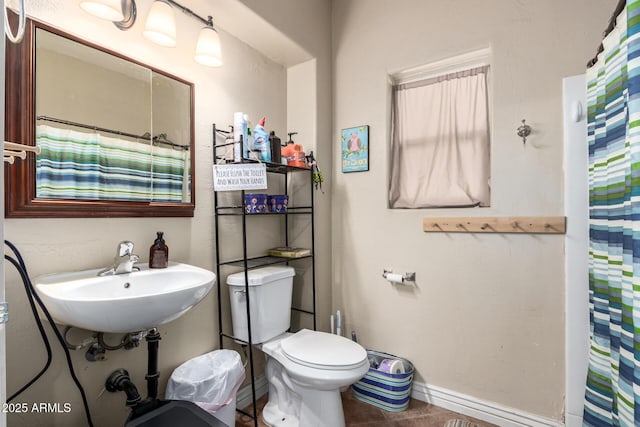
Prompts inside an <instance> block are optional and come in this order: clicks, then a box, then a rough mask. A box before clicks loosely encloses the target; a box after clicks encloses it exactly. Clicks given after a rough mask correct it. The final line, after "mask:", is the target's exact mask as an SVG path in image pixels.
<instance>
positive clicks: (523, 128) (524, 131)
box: [516, 119, 531, 144]
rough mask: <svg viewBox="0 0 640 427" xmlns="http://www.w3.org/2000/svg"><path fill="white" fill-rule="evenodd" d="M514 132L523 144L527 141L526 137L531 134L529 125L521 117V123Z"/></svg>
mask: <svg viewBox="0 0 640 427" xmlns="http://www.w3.org/2000/svg"><path fill="white" fill-rule="evenodd" d="M516 133H517V134H518V136H519V137H520V138H522V143H523V144H524V143H526V142H527V137H528V136H529V135H531V126H529V125H527V124H525V123H524V119H522V124H521V125H520V126H518V129H516Z"/></svg>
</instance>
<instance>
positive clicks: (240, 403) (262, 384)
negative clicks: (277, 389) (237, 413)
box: [236, 375, 269, 409]
mask: <svg viewBox="0 0 640 427" xmlns="http://www.w3.org/2000/svg"><path fill="white" fill-rule="evenodd" d="M255 386H256V400H257V399H259V398H261V397H262V396H264V395H265V394H267V393H268V392H269V384H268V383H267V378H266V377H265V376H264V375H262V376H260V377H258V378H256V381H255ZM249 405H253V397H252V396H251V384H249V385H246V386H244V387H242V388H241V389H240V390H238V394H237V395H236V407H237V408H240V409H242V408H246V407H247V406H249Z"/></svg>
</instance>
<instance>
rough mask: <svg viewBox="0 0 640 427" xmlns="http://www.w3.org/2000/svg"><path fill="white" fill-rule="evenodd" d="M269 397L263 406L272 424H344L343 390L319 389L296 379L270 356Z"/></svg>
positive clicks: (292, 426)
mask: <svg viewBox="0 0 640 427" xmlns="http://www.w3.org/2000/svg"><path fill="white" fill-rule="evenodd" d="M266 374H267V380H268V382H269V401H268V402H267V404H266V405H265V407H264V409H263V410H262V418H263V420H264V422H265V423H266V424H267V425H269V426H271V427H344V425H345V423H344V412H343V410H342V398H341V396H340V390H338V389H335V390H316V389H311V388H307V387H305V386H302V385H301V384H299V383H297V382H296V381H294V380H293V379H292V378H291V377H290V376H289V374H288V373H287V371H286V370H285V369H284V367H283V366H282V365H280V363H278V362H277V361H276V360H274V359H273V358H271V357H268V358H267V366H266Z"/></svg>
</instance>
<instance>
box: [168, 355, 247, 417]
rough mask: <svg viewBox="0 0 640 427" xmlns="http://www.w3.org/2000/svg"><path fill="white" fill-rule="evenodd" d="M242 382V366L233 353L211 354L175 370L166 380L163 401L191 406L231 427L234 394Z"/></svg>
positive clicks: (234, 413) (243, 374) (243, 375)
mask: <svg viewBox="0 0 640 427" xmlns="http://www.w3.org/2000/svg"><path fill="white" fill-rule="evenodd" d="M244 378H245V373H244V366H242V360H241V359H240V354H238V352H237V351H233V350H215V351H212V352H210V353H207V354H203V355H202V356H198V357H194V358H193V359H191V360H187V361H186V362H184V363H183V364H182V365H180V366H178V367H177V368H176V369H175V370H174V371H173V374H171V378H169V382H168V383H167V390H166V392H165V398H166V399H169V400H188V401H191V402H194V403H195V404H197V405H198V406H200V407H201V408H202V409H204V410H206V411H207V412H209V413H210V414H212V415H213V416H214V417H216V418H217V419H219V420H220V421H222V422H223V423H225V424H226V425H228V426H231V427H233V426H235V419H236V393H237V392H238V389H239V388H240V385H242V382H243V381H244Z"/></svg>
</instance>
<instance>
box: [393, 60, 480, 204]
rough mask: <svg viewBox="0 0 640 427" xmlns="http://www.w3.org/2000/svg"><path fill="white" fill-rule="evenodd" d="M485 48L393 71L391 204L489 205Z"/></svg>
mask: <svg viewBox="0 0 640 427" xmlns="http://www.w3.org/2000/svg"><path fill="white" fill-rule="evenodd" d="M487 52H488V50H483V51H481V52H480V53H474V54H472V55H467V56H465V57H458V58H454V59H451V60H447V61H442V62H441V63H438V64H433V65H432V66H427V67H422V68H421V69H417V71H416V69H414V70H408V71H405V72H402V73H398V74H396V75H394V76H392V77H393V81H394V82H393V87H392V91H393V93H392V102H393V105H392V108H391V110H392V111H391V112H392V121H391V122H392V132H391V174H390V185H389V206H390V207H391V208H435V207H470V206H489V204H490V188H489V178H490V161H489V154H490V150H489V148H490V139H489V110H488V104H489V103H488V88H487V81H488V79H487V74H488V70H489V66H488V61H487V59H488V53H487ZM478 62H480V64H478ZM452 68H453V70H452Z"/></svg>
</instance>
